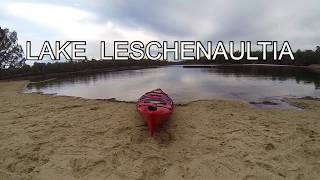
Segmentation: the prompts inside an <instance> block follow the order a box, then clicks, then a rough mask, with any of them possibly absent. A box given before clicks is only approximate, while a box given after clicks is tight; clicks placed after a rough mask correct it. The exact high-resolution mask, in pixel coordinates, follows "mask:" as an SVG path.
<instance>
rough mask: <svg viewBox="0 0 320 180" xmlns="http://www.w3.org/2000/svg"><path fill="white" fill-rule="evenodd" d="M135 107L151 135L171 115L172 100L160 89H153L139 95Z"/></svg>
mask: <svg viewBox="0 0 320 180" xmlns="http://www.w3.org/2000/svg"><path fill="white" fill-rule="evenodd" d="M137 109H138V112H139V113H140V115H141V117H142V118H143V120H144V121H145V123H146V124H147V125H148V128H149V133H150V136H153V135H154V132H155V130H156V129H157V127H159V125H160V124H162V123H163V122H165V121H167V120H168V119H169V118H170V116H171V115H172V111H173V101H172V99H171V98H170V97H169V96H168V95H167V94H166V93H164V92H163V91H162V90H161V89H155V90H153V91H150V92H147V93H145V94H144V95H143V96H141V97H140V99H139V100H138V103H137Z"/></svg>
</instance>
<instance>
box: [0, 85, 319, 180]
mask: <svg viewBox="0 0 320 180" xmlns="http://www.w3.org/2000/svg"><path fill="white" fill-rule="evenodd" d="M27 83H28V82H27V81H2V82H0V179H14V180H16V179H59V180H60V179H66V180H72V179H93V180H98V179H148V180H150V179H170V180H171V179H317V178H319V177H320V101H313V100H295V99H289V100H288V101H289V102H290V103H292V104H294V105H296V106H298V107H300V108H301V110H295V109H261V108H254V107H253V106H251V105H249V104H247V103H244V102H236V101H222V100H214V101H198V102H193V103H190V104H187V105H180V106H176V107H175V112H174V114H173V117H172V119H171V120H170V121H169V123H167V124H165V125H164V126H163V127H162V128H161V129H159V130H158V131H157V133H156V136H155V137H154V138H151V137H149V136H148V132H147V128H146V127H145V126H144V125H143V123H142V121H141V119H140V117H139V115H138V113H137V112H136V108H135V104H134V103H125V102H110V101H103V100H87V99H82V98H76V97H63V96H52V95H42V94H37V93H32V94H24V93H21V90H22V89H23V88H24V87H25V86H26V85H27Z"/></svg>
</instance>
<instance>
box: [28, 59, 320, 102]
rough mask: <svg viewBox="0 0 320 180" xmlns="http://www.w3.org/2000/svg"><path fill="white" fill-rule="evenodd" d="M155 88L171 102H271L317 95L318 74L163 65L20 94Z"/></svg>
mask: <svg viewBox="0 0 320 180" xmlns="http://www.w3.org/2000/svg"><path fill="white" fill-rule="evenodd" d="M156 88H161V89H163V90H164V91H165V92H167V93H168V94H169V96H171V97H172V99H173V100H174V101H175V102H176V103H187V102H190V101H195V100H208V99H236V100H243V101H248V102H252V101H254V102H258V104H259V102H263V101H269V102H276V103H278V104H279V106H282V107H284V106H286V105H285V103H283V102H282V101H281V99H282V98H284V97H304V96H312V97H318V98H319V97H320V75H319V74H316V73H314V72H311V71H308V70H306V69H303V68H296V67H285V66H281V67H273V66H250V65H249V66H210V67H197V68H194V67H192V68H191V67H183V66H169V67H160V68H151V69H141V70H127V71H118V72H106V73H98V74H93V75H81V76H70V77H65V78H58V79H55V80H53V81H49V82H46V83H38V84H31V85H29V86H28V87H27V89H26V92H42V93H45V94H57V95H67V96H77V97H83V98H90V99H110V98H115V99H117V100H121V101H136V100H137V99H138V98H139V97H140V96H141V95H142V94H144V93H145V92H147V91H150V90H153V89H156Z"/></svg>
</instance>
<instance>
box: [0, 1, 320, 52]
mask: <svg viewBox="0 0 320 180" xmlns="http://www.w3.org/2000/svg"><path fill="white" fill-rule="evenodd" d="M0 26H1V27H3V28H4V27H6V28H9V29H10V30H15V31H17V33H18V38H19V43H20V44H21V45H22V46H23V47H24V49H25V44H26V43H25V42H26V41H31V42H32V49H33V51H34V52H37V51H39V50H40V49H41V45H42V43H43V41H45V40H49V41H52V42H54V41H56V40H58V41H67V40H80V41H84V40H85V41H87V42H88V46H87V51H88V53H89V56H92V57H97V56H99V55H98V54H99V48H98V47H99V42H100V41H107V42H111V41H114V40H126V41H134V40H139V41H143V42H148V41H152V40H157V41H163V40H167V41H174V40H178V41H181V40H199V41H213V42H217V41H220V40H221V41H225V42H228V41H235V42H239V41H241V40H244V41H249V40H250V41H253V42H254V41H259V40H265V41H271V40H272V41H273V40H275V41H280V42H283V41H289V42H290V45H291V47H292V49H293V50H297V49H314V48H315V46H317V45H320V1H319V0H304V1H302V0H299V1H298V0H281V1H280V0H242V1H239V0H198V1H196V0H193V1H191V0H152V1H150V0H135V1H133V0H61V1H56V0H41V1H40V0H38V1H35V0H0ZM107 46H108V44H107Z"/></svg>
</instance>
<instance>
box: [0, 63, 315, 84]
mask: <svg viewBox="0 0 320 180" xmlns="http://www.w3.org/2000/svg"><path fill="white" fill-rule="evenodd" d="M166 66H181V67H183V68H202V67H211V68H214V67H219V66H220V67H237V66H267V67H289V68H304V69H308V70H311V71H314V72H317V73H320V65H318V64H313V65H309V66H296V65H274V64H167V65H150V66H125V67H117V68H115V67H112V68H102V69H89V70H83V71H74V72H62V73H50V74H42V75H26V76H25V74H20V75H16V76H15V77H4V78H3V77H1V79H0V80H8V81H9V80H11V81H12V80H30V79H53V78H58V77H62V76H65V75H88V74H94V73H104V72H116V71H125V70H139V69H148V68H158V67H166Z"/></svg>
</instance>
